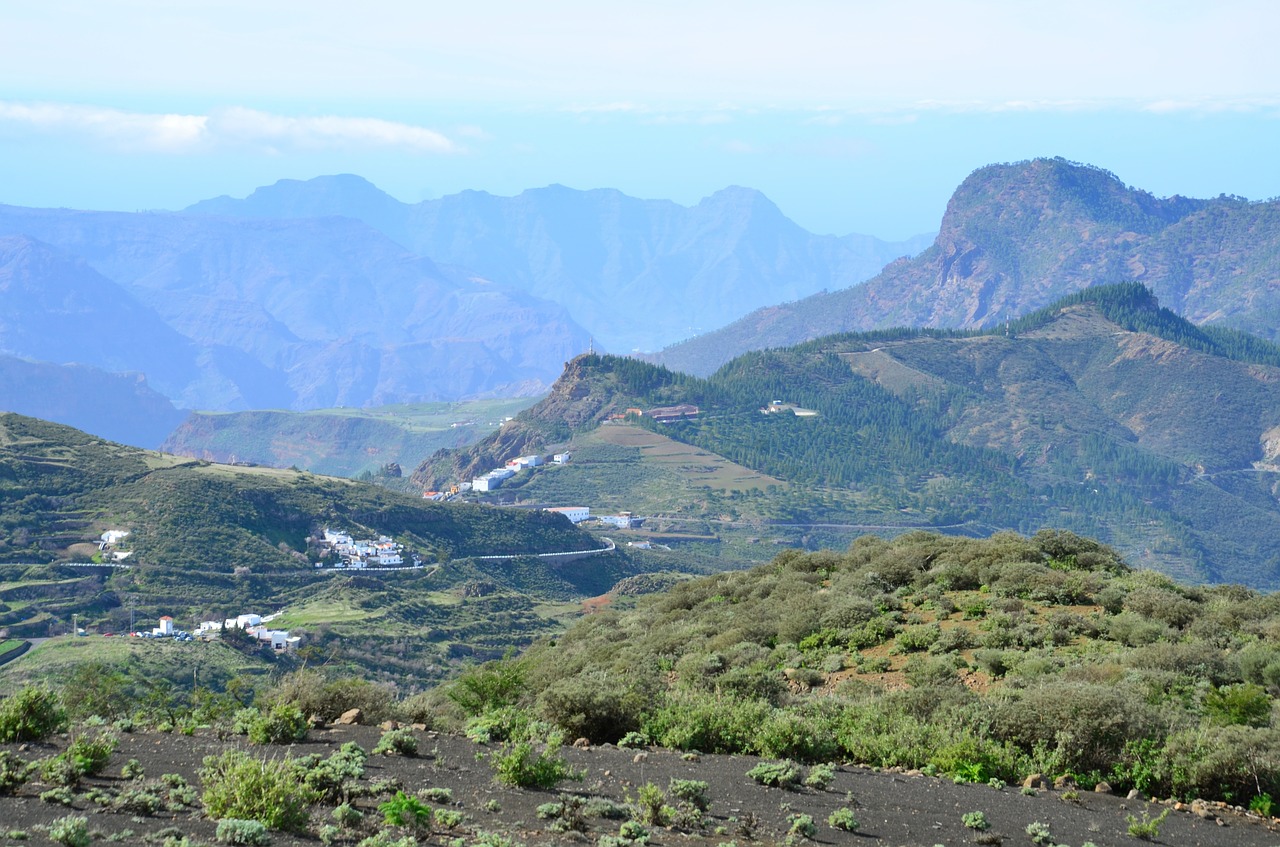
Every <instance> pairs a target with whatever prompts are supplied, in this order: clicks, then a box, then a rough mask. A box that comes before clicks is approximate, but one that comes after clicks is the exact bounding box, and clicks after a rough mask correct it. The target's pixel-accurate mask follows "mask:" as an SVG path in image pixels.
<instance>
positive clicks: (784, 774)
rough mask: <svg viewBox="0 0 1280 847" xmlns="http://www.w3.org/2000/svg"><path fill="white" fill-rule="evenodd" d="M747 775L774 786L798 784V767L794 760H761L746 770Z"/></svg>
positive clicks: (762, 783)
mask: <svg viewBox="0 0 1280 847" xmlns="http://www.w3.org/2000/svg"><path fill="white" fill-rule="evenodd" d="M747 776H749V777H751V778H752V779H754V780H755V781H756V782H758V783H760V784H761V785H770V786H773V787H775V788H795V787H796V786H797V785H799V784H800V768H799V767H798V766H797V765H796V763H795V762H761V763H760V764H758V765H756V766H755V767H754V768H752V769H751V770H749V771H747Z"/></svg>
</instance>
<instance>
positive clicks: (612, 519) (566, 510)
mask: <svg viewBox="0 0 1280 847" xmlns="http://www.w3.org/2000/svg"><path fill="white" fill-rule="evenodd" d="M544 511H547V512H555V513H556V514H558V515H564V516H565V517H566V518H568V519H569V521H570V523H575V524H578V523H582V522H583V521H589V520H597V521H600V523H602V524H604V525H605V526H612V527H617V528H618V529H635V528H636V527H638V526H640V525H642V524H643V523H644V518H638V517H636V516H635V515H633V514H631V513H630V512H620V513H619V514H616V515H596V516H595V517H594V518H592V517H591V507H590V506H553V507H551V508H550V509H545V510H544Z"/></svg>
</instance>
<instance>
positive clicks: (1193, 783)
mask: <svg viewBox="0 0 1280 847" xmlns="http://www.w3.org/2000/svg"><path fill="white" fill-rule="evenodd" d="M1162 765H1163V767H1164V769H1165V772H1166V773H1167V775H1168V779H1169V784H1170V787H1171V788H1172V790H1173V792H1174V793H1176V794H1178V795H1187V796H1197V797H1213V798H1236V797H1248V796H1250V795H1253V794H1258V793H1261V792H1264V791H1265V792H1267V793H1269V794H1273V795H1274V794H1276V793H1277V792H1280V730H1274V729H1262V728H1256V727H1251V726H1202V727H1199V728H1197V729H1190V730H1184V731H1182V732H1178V733H1174V734H1173V735H1171V736H1170V737H1169V739H1168V740H1167V741H1166V742H1165V749H1164V756H1163V761H1162Z"/></svg>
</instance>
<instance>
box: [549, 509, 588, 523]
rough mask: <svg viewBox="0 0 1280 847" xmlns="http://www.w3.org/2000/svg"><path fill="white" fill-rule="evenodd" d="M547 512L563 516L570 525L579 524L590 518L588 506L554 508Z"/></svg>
mask: <svg viewBox="0 0 1280 847" xmlns="http://www.w3.org/2000/svg"><path fill="white" fill-rule="evenodd" d="M547 511H548V512H557V513H559V514H561V515H564V516H565V517H566V518H568V519H569V521H570V523H581V522H582V521H585V520H587V519H588V518H590V517H591V507H590V506H556V507H554V508H551V509H547Z"/></svg>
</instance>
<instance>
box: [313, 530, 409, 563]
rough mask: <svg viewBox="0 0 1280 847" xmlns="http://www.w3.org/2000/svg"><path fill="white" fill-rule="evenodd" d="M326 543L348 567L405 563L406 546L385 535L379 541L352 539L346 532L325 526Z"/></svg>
mask: <svg viewBox="0 0 1280 847" xmlns="http://www.w3.org/2000/svg"><path fill="white" fill-rule="evenodd" d="M324 543H325V545H326V546H328V547H329V549H330V550H332V551H333V552H335V553H337V554H338V557H339V558H341V559H342V562H343V564H344V565H345V566H346V567H348V568H366V567H370V568H372V567H388V566H393V565H403V564H404V555H403V553H404V546H403V545H402V544H400V543H398V542H396V541H393V540H391V538H390V537H388V536H386V535H383V536H380V537H379V538H378V540H377V541H371V540H367V539H361V540H359V541H357V540H354V539H352V537H351V536H350V535H348V534H347V533H345V532H334V531H333V530H331V529H329V528H328V527H325V530H324Z"/></svg>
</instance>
